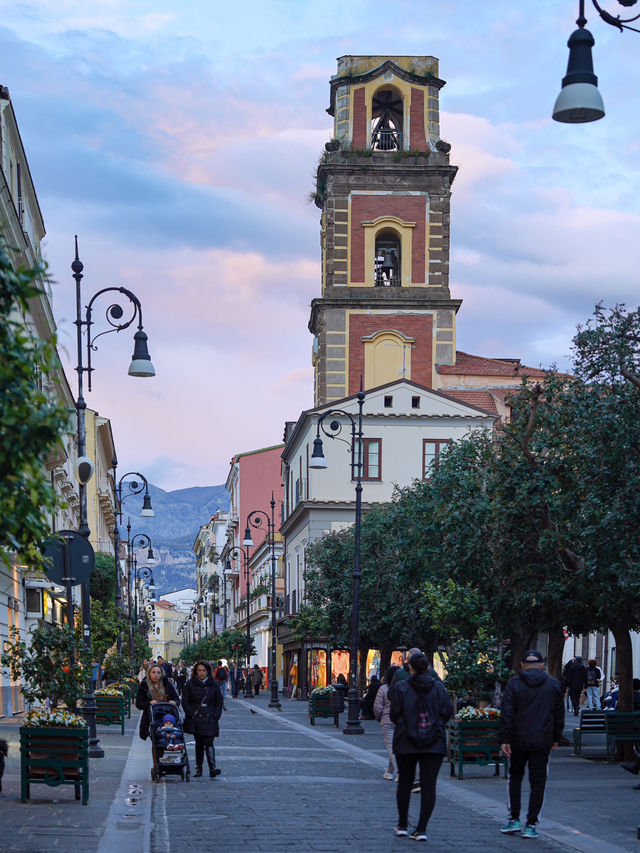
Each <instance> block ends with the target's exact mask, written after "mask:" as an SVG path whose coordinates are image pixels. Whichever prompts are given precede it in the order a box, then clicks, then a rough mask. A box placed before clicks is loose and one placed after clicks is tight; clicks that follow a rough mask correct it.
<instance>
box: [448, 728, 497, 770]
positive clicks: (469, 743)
mask: <svg viewBox="0 0 640 853" xmlns="http://www.w3.org/2000/svg"><path fill="white" fill-rule="evenodd" d="M448 729H449V765H450V769H451V775H452V776H457V778H458V779H464V765H465V764H473V765H475V766H476V767H487V766H488V765H490V764H493V765H495V775H496V776H498V775H499V773H500V765H501V764H502V765H504V776H505V779H506V778H507V775H508V773H509V759H508V758H507V757H506V755H502V753H501V752H500V741H499V738H498V733H499V731H500V720H451V721H450V722H449V726H448Z"/></svg>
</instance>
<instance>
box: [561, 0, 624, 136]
mask: <svg viewBox="0 0 640 853" xmlns="http://www.w3.org/2000/svg"><path fill="white" fill-rule="evenodd" d="M591 2H592V3H593V5H594V7H595V9H596V10H597V12H598V14H599V15H600V17H601V18H602V20H603V21H604V22H605V23H607V24H611V26H613V27H617V28H618V29H619V30H620V32H622V31H623V30H633V31H634V32H636V33H638V32H640V30H639V29H637V28H636V27H632V26H630V24H631V23H633V22H634V21H637V20H638V19H639V18H640V13H638V14H637V15H633V16H631V17H630V18H621V17H620V15H617V16H614V15H612V14H610V13H609V12H607V11H606V10H605V9H603V8H601V6H600V5H599V3H598V2H597V0H591ZM618 3H619V5H620V6H625V7H627V8H630V7H631V6H635V5H636V3H637V0H618ZM586 23H587V19H586V18H585V16H584V0H579V11H578V18H577V20H576V24H577V25H578V29H577V30H574V32H573V33H571V36H570V38H569V41H568V42H567V44H568V47H569V63H568V65H567V74H566V76H565V77H564V78H563V80H562V89H561V90H560V94H559V95H558V97H557V98H556V102H555V105H554V107H553V118H554V119H555V120H556V121H561V122H566V123H569V124H580V123H584V122H589V121H597V120H598V119H600V118H602V117H603V116H604V102H603V100H602V96H601V95H600V92H599V91H598V78H597V77H596V75H595V74H594V73H593V58H592V56H591V48H592V47H593V45H594V44H595V40H594V38H593V36H592V35H591V33H590V32H589V30H587V29H585V25H586Z"/></svg>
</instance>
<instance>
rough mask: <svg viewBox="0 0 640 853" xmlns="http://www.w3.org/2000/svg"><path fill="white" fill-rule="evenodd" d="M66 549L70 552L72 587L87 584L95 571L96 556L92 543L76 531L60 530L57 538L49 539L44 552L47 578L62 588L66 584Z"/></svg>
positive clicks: (56, 535)
mask: <svg viewBox="0 0 640 853" xmlns="http://www.w3.org/2000/svg"><path fill="white" fill-rule="evenodd" d="M65 549H68V551H69V570H70V574H71V586H78V585H79V584H82V583H85V581H88V580H89V578H90V577H91V573H92V572H93V570H94V569H95V566H96V555H95V553H94V550H93V546H92V545H91V542H89V540H88V539H85V538H84V536H80V534H79V533H76V532H75V530H59V531H58V532H57V533H56V534H55V536H52V537H51V538H50V539H47V544H46V547H45V550H44V563H45V571H46V573H47V577H48V578H49V580H51V581H52V582H53V583H55V584H59V585H60V586H64V585H65V584H66V582H67V577H66V572H65Z"/></svg>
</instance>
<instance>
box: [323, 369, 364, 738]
mask: <svg viewBox="0 0 640 853" xmlns="http://www.w3.org/2000/svg"><path fill="white" fill-rule="evenodd" d="M356 397H357V400H358V420H357V422H356V420H355V419H354V417H353V415H351V414H350V413H349V412H345V411H343V410H342V409H330V410H329V411H328V412H325V413H324V414H323V415H322V416H321V417H320V418H319V419H318V431H317V434H316V438H315V439H314V441H313V453H312V455H311V459H310V460H309V467H310V468H326V467H327V460H326V459H325V457H324V453H323V449H322V439H321V438H320V431H322V432H323V433H324V435H326V436H328V437H329V438H334V439H335V438H337V439H339V441H344V442H346V444H348V445H350V448H351V479H352V480H353V479H354V478H355V481H356V520H355V527H354V553H353V573H352V578H353V603H352V607H351V650H350V661H349V668H350V672H349V681H350V683H349V693H348V695H347V702H348V705H349V710H348V714H347V724H346V726H345V728H344V729H343V733H344V734H345V735H361V734H364V729H363V728H362V726H361V725H360V720H359V717H360V702H359V699H358V641H359V636H358V632H359V616H360V613H359V608H360V578H361V571H360V531H361V527H362V467H363V457H362V454H363V446H362V407H363V405H364V397H365V393H364V391H363V390H362V384H361V385H360V391H359V392H358V394H357V395H356ZM336 418H343V419H344V420H346V421H347V422H348V423H350V424H351V441H350V442H349V441H347V440H346V439H344V438H340V433H341V431H342V426H343V425H342V423H340V421H339V420H337V419H336ZM327 419H331V420H330V421H329V423H325V421H327Z"/></svg>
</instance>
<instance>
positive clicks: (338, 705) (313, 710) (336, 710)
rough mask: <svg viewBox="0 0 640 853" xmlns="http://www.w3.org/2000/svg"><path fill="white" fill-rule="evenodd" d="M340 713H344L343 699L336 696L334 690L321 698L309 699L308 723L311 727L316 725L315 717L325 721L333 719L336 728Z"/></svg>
mask: <svg viewBox="0 0 640 853" xmlns="http://www.w3.org/2000/svg"><path fill="white" fill-rule="evenodd" d="M342 711H344V699H343V697H342V696H341V695H340V696H338V695H337V691H336V690H334V691H332V692H331V693H325V694H323V695H322V696H310V697H309V722H310V723H311V725H312V726H315V724H316V717H320V718H325V719H326V718H328V717H333V723H334V725H335V727H336V728H338V727H339V726H340V714H341V712H342Z"/></svg>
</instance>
